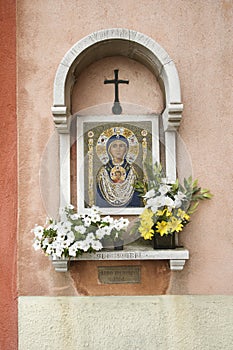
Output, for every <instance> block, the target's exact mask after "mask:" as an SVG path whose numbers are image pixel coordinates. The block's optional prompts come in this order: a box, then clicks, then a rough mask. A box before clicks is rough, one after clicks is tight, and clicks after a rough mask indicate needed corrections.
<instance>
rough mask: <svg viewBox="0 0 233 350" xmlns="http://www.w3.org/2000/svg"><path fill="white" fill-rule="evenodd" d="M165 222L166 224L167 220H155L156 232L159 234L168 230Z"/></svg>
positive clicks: (163, 233)
mask: <svg viewBox="0 0 233 350" xmlns="http://www.w3.org/2000/svg"><path fill="white" fill-rule="evenodd" d="M167 224H168V223H167V221H161V222H157V225H156V232H158V233H159V234H160V236H163V235H165V234H167V231H168V225H167Z"/></svg>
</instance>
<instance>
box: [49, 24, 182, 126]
mask: <svg viewBox="0 0 233 350" xmlns="http://www.w3.org/2000/svg"><path fill="white" fill-rule="evenodd" d="M114 55H122V56H126V57H129V58H132V59H135V60H136V61H139V62H141V63H142V64H144V65H145V66H147V67H148V68H149V69H151V70H152V72H154V74H155V75H156V76H157V77H158V79H159V81H160V83H162V85H163V87H164V91H165V98H166V109H165V112H164V113H163V122H164V130H165V131H169V130H170V128H172V129H174V127H175V128H177V127H178V126H179V124H180V120H181V113H182V110H183V106H182V103H181V94H180V81H179V77H178V73H177V70H176V66H175V64H174V62H173V61H172V59H171V58H170V57H169V55H168V53H167V52H166V51H165V50H164V49H163V48H162V47H161V46H160V45H159V44H158V43H157V42H156V41H154V40H153V39H151V38H150V37H148V36H147V35H145V34H142V33H139V32H136V31H133V30H129V29H124V28H112V29H104V30H100V31H97V32H94V33H92V34H90V35H88V36H86V37H84V38H83V39H81V40H80V41H78V42H77V43H76V44H75V45H74V46H73V47H71V49H70V50H69V51H68V52H67V53H66V54H65V56H64V57H63V59H62V61H61V63H60V65H59V67H58V69H57V72H56V77H55V81H54V101H53V107H52V113H53V116H54V122H55V125H56V127H57V128H58V132H61V133H62V132H64V130H68V120H69V116H70V115H71V111H70V110H69V106H70V99H71V92H72V87H73V84H74V82H75V79H74V72H75V71H77V72H80V71H82V70H83V69H84V68H85V67H87V66H88V65H89V64H91V63H92V62H94V61H96V60H97V59H101V58H104V57H107V56H114ZM57 111H62V113H61V114H59V115H58V113H57ZM64 111H65V113H63V112H64Z"/></svg>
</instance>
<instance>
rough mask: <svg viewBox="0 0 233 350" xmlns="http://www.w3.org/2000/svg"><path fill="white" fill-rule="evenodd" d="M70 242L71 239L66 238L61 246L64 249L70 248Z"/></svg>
mask: <svg viewBox="0 0 233 350" xmlns="http://www.w3.org/2000/svg"><path fill="white" fill-rule="evenodd" d="M70 243H71V242H70V241H69V240H65V241H63V242H61V248H63V249H65V248H68V247H69V245H70Z"/></svg>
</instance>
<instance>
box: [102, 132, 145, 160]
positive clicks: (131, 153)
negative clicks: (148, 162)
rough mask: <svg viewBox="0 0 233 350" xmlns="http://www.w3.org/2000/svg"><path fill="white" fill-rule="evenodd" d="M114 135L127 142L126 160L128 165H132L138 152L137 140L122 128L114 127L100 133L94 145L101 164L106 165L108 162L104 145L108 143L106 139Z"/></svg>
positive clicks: (132, 134)
mask: <svg viewBox="0 0 233 350" xmlns="http://www.w3.org/2000/svg"><path fill="white" fill-rule="evenodd" d="M114 135H116V136H117V135H121V136H124V137H125V138H126V139H127V140H128V143H129V150H128V153H127V156H126V160H127V161H128V162H129V163H133V162H134V161H135V160H136V158H137V156H138V152H139V143H138V139H137V137H136V136H135V134H134V133H133V132H132V131H131V130H129V129H127V128H124V127H122V126H115V127H112V128H109V129H106V130H104V131H103V132H102V134H100V136H99V138H98V140H97V144H96V153H97V156H98V157H99V159H100V161H101V163H103V164H107V162H108V161H109V156H108V153H107V150H106V144H107V142H108V139H109V138H110V137H112V136H114Z"/></svg>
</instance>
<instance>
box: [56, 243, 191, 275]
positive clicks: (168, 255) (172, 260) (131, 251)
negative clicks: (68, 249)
mask: <svg viewBox="0 0 233 350" xmlns="http://www.w3.org/2000/svg"><path fill="white" fill-rule="evenodd" d="M188 259H189V251H188V250H187V249H184V248H176V249H152V248H150V247H135V246H134V247H133V246H125V247H124V250H120V251H119V250H118V251H114V250H102V251H100V252H96V253H84V254H82V255H80V256H79V257H78V258H70V259H64V258H61V259H59V258H58V259H57V260H56V259H51V261H52V264H53V266H54V268H55V271H57V272H67V271H68V267H69V261H83V260H92V261H93V260H94V261H103V260H104V261H109V260H113V261H114V260H124V261H130V260H169V266H170V269H171V270H173V271H181V270H183V267H184V265H185V262H186V260H188Z"/></svg>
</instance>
